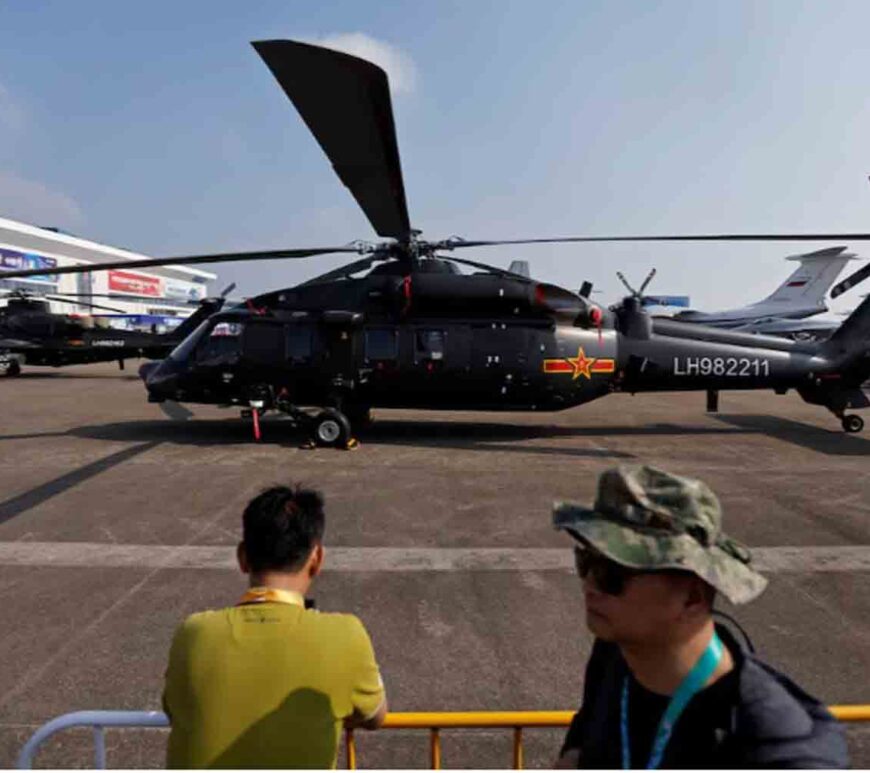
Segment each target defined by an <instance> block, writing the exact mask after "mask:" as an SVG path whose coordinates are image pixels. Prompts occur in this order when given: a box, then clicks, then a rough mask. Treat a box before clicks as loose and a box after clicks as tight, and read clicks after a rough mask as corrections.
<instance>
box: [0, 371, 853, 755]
mask: <svg viewBox="0 0 870 773" xmlns="http://www.w3.org/2000/svg"><path fill="white" fill-rule="evenodd" d="M0 409H2V410H0V416H2V423H0V588H2V598H3V600H4V610H5V616H4V624H3V625H2V626H0V662H2V663H3V668H2V669H0V765H2V766H6V767H9V766H12V765H13V764H14V761H15V757H16V755H17V753H18V751H19V749H20V747H21V745H22V743H23V742H24V740H25V739H26V738H27V737H29V735H30V734H31V733H32V732H33V731H34V730H35V729H36V728H37V727H38V726H39V725H40V724H42V723H43V722H45V721H47V720H48V719H50V718H52V717H55V716H57V715H59V714H63V713H65V712H69V711H74V710H80V709H159V708H160V693H161V687H162V676H163V669H164V667H165V661H166V655H167V650H168V646H169V642H170V638H171V636H172V632H173V629H174V627H175V626H176V625H177V624H178V623H179V622H180V621H181V620H182V619H183V618H184V617H185V616H186V615H187V614H189V613H191V612H193V611H196V610H201V609H203V608H206V607H219V606H224V605H227V604H231V603H234V602H235V601H236V599H237V597H238V595H239V594H240V592H241V590H242V588H243V585H244V581H243V578H242V576H241V575H239V574H238V573H236V572H235V571H233V569H232V568H231V563H230V562H229V558H230V557H231V555H232V550H233V548H234V545H235V543H236V541H237V540H238V538H239V530H240V515H241V511H242V509H243V507H244V505H245V503H246V502H247V501H248V500H249V499H250V498H251V497H252V496H253V495H254V494H256V493H257V492H258V491H259V490H260V489H262V488H263V487H265V486H267V485H269V484H272V483H276V482H278V483H286V482H302V483H305V484H309V485H313V486H316V487H318V488H321V489H322V490H323V491H324V492H325V495H326V500H327V546H328V548H329V547H334V548H341V549H342V550H341V551H336V565H335V568H334V569H332V570H330V567H329V553H327V565H326V570H325V572H324V574H323V576H322V577H321V578H320V580H319V582H318V583H317V585H316V588H315V591H316V592H315V594H314V595H315V596H316V598H317V602H318V606H319V607H320V608H321V609H325V610H344V611H353V612H355V613H356V614H358V615H360V617H362V619H363V620H364V621H365V623H366V625H367V627H368V629H369V631H370V633H371V635H372V639H373V641H374V644H375V649H376V652H377V654H378V658H379V661H380V664H381V668H382V671H383V673H384V678H385V682H386V685H387V689H388V693H389V698H390V705H391V708H392V709H393V710H395V711H426V710H537V709H570V708H574V707H575V706H576V705H577V703H578V699H579V696H580V694H581V689H582V676H583V667H584V663H585V657H586V655H587V654H588V651H589V648H590V645H591V640H590V637H589V635H588V633H587V632H586V631H585V628H584V624H583V609H582V601H581V598H580V593H579V586H578V582H577V579H576V577H574V576H572V574H571V573H570V572H569V571H567V570H566V569H565V568H563V567H562V566H561V565H559V561H558V560H556V561H555V563H554V562H553V561H549V563H547V561H544V562H543V568H542V569H540V570H538V569H536V568H535V564H534V562H531V563H530V557H531V558H534V556H536V555H540V556H549V557H552V556H554V555H555V556H556V558H558V555H559V554H554V553H553V552H552V551H553V550H554V549H564V550H565V551H566V555H567V551H569V543H568V542H567V541H566V538H565V537H564V536H563V535H560V534H557V533H556V532H554V531H553V529H552V528H551V526H550V507H551V505H552V502H553V500H554V499H563V498H564V499H578V500H587V501H588V500H591V499H592V498H593V497H594V489H595V481H596V478H597V474H598V473H599V472H601V471H602V470H604V469H605V468H607V467H609V466H612V465H614V464H616V463H619V462H624V461H639V462H641V461H642V462H647V463H653V464H656V465H659V466H662V467H665V468H667V469H670V470H673V471H675V472H679V473H682V474H686V475H690V476H697V477H701V478H703V479H704V480H706V481H707V482H708V483H710V484H711V485H712V486H713V488H714V489H715V490H716V491H717V493H718V494H719V495H720V497H721V499H722V501H723V504H724V507H725V512H726V526H727V530H728V531H729V533H731V534H732V535H733V536H734V537H736V538H738V539H740V540H742V541H743V542H745V543H747V544H748V545H750V546H752V547H758V548H770V549H777V550H772V551H771V555H773V554H776V555H782V554H783V551H779V550H778V549H780V548H786V547H793V548H800V549H805V550H796V551H785V553H784V554H785V555H786V557H787V560H782V561H780V563H779V564H777V565H776V566H777V567H778V568H776V569H775V570H774V571H772V572H771V574H770V575H769V576H770V578H771V584H770V587H769V589H768V591H767V592H766V593H765V594H764V595H763V596H762V597H761V599H759V600H758V601H757V602H755V603H753V604H752V605H750V606H748V607H746V608H741V609H740V610H739V611H737V613H736V614H737V616H738V618H739V620H740V621H741V623H742V624H743V626H744V627H745V628H746V629H747V631H748V632H749V634H750V635H751V637H752V639H753V641H754V643H755V645H756V647H757V649H758V650H760V652H761V653H762V654H763V656H764V657H765V658H766V659H767V660H768V661H769V662H770V663H772V664H773V665H775V666H776V667H778V668H780V669H782V670H784V671H785V672H787V673H788V674H790V675H791V676H792V677H793V678H794V679H795V680H796V681H798V682H799V683H800V684H802V685H803V686H804V687H805V688H806V689H808V690H809V691H810V692H812V693H814V694H816V695H818V696H819V697H820V698H822V699H823V700H825V701H826V702H828V703H870V596H868V593H867V591H868V589H870V582H868V581H870V568H866V567H867V566H868V564H867V562H866V561H865V562H864V563H862V561H860V560H852V561H851V562H845V563H842V564H838V561H837V558H836V557H837V556H838V555H839V553H838V550H837V549H839V548H844V549H845V548H850V549H851V550H852V551H853V552H852V553H850V554H849V555H852V556H853V557H854V555H858V554H861V550H860V548H861V547H862V546H863V547H870V476H868V474H867V473H868V470H870V432H865V433H864V434H863V435H857V436H847V435H845V434H844V433H843V432H842V431H841V430H840V428H839V422H838V421H836V420H835V419H834V418H833V417H832V416H830V415H829V414H827V413H826V412H825V411H823V410H822V409H819V408H816V407H813V406H809V405H805V404H803V403H802V402H801V401H800V399H799V398H797V397H793V396H785V397H777V396H775V395H772V394H770V395H768V394H754V393H746V394H741V393H724V394H723V395H722V401H721V413H720V414H719V415H718V416H711V415H706V414H705V413H704V410H703V409H704V395H703V394H686V395H649V396H638V397H631V396H628V395H615V396H611V397H607V398H604V399H602V400H600V401H598V402H596V403H592V404H590V405H587V406H583V407H580V408H577V409H573V410H571V411H566V412H563V413H558V414H530V413H525V414H472V413H435V412H411V411H382V412H378V413H376V417H377V421H376V423H375V424H374V426H373V427H372V428H371V429H370V430H369V431H368V432H366V433H364V434H362V435H361V441H362V444H361V447H360V448H359V449H358V450H356V451H354V452H342V451H335V450H327V449H318V450H314V451H307V450H302V449H301V448H300V444H301V441H302V439H303V438H302V436H301V435H300V434H299V433H298V432H296V431H295V430H294V429H293V428H292V427H290V426H288V425H287V423H285V422H280V421H269V420H266V421H264V423H263V431H264V439H265V442H264V443H261V444H254V443H253V442H251V433H250V427H249V426H248V424H247V423H245V422H242V421H240V420H239V419H238V417H237V414H235V413H232V412H229V411H224V412H221V411H218V410H217V409H206V408H199V407H196V408H195V412H196V417H195V418H194V419H193V420H191V421H189V422H186V423H174V422H170V421H167V420H165V419H164V418H163V417H162V415H161V413H160V411H159V409H158V408H157V406H154V405H149V404H147V403H146V402H145V399H144V392H143V389H142V387H141V385H140V384H139V382H138V381H137V380H136V379H135V378H133V375H132V372H130V371H128V372H125V373H120V372H118V371H117V369H115V368H113V367H112V366H107V365H96V366H87V367H77V368H70V369H66V370H63V371H60V370H47V369H30V370H28V371H26V372H25V374H24V375H23V376H21V377H20V378H17V379H6V380H0ZM868 418H870V417H868ZM15 542H29V543H40V546H37V547H38V550H36V551H33V550H31V551H30V552H26V551H22V555H24V554H25V552H26V560H23V561H21V562H16V561H15V560H14V557H15V555H16V552H15V551H14V550H13V549H12V546H10V544H9V543H15ZM41 543H45V545H44V546H42V545H41ZM57 543H68V544H64V545H62V546H60V547H61V548H63V549H62V550H61V549H52V546H55V548H56V547H57ZM77 543H86V545H82V546H79V545H78V544H77ZM95 544H96V545H97V546H99V545H106V546H113V550H112V551H109V550H107V551H106V557H105V559H103V558H102V557H101V556H100V552H99V549H98V548H96V549H95V548H94V545H95ZM149 546H153V547H154V552H155V555H169V556H170V557H171V555H172V554H173V551H171V550H169V548H170V547H175V548H178V551H176V552H177V554H178V555H179V556H182V557H183V556H189V555H195V556H206V558H208V560H209V561H212V564H209V563H208V561H205V563H203V561H200V562H199V563H196V562H194V563H193V564H190V563H189V562H188V563H185V561H176V562H174V563H173V562H172V561H171V560H167V562H165V563H161V561H157V560H146V558H147V557H148V556H149V555H150V553H149V551H148V548H149ZM80 548H81V551H84V550H85V548H87V550H89V551H90V552H87V553H85V552H82V553H81V555H82V556H84V558H83V559H82V560H81V561H79V562H78V563H76V562H75V561H70V560H69V555H70V554H73V555H74V554H76V553H77V551H79V549H80ZM205 548H211V549H212V550H211V551H205V552H203V551H204V549H205ZM376 548H391V549H393V550H392V551H377V550H374V549H376ZM820 548H830V550H828V551H827V552H826V553H825V555H826V556H827V558H826V560H825V561H821V560H817V559H816V558H814V556H816V555H817V553H818V549H820ZM43 549H44V553H43V552H42V551H43ZM224 549H225V550H226V556H227V559H228V560H227V561H226V562H223V564H222V562H221V560H220V556H221V555H222V553H221V550H224ZM472 549H477V552H475V550H472ZM215 550H217V552H215ZM529 550H539V551H541V552H540V553H534V552H524V551H529ZM185 551H186V552H185ZM403 551H406V553H407V555H408V556H412V557H413V556H419V555H420V554H419V551H423V552H424V554H425V556H428V557H429V559H428V560H426V561H424V560H420V561H419V563H417V564H415V561H416V560H417V558H414V560H403V559H402V556H403V555H405V553H403ZM413 551H418V553H414V552H413ZM814 551H815V552H814ZM832 551H833V553H832ZM855 551H857V552H855ZM832 554H833V556H834V559H831V555H832ZM119 555H120V556H122V557H123V560H121V559H118V558H117V556H119ZM502 555H503V556H508V557H514V558H512V559H511V560H507V559H505V561H503V562H502V563H499V556H502ZM518 555H519V556H526V558H525V559H523V560H519V561H516V560H514V559H515V558H516V556H518ZM844 555H845V553H844ZM4 556H5V558H4ZM57 556H61V557H63V556H67V558H66V559H64V558H61V559H58V558H57ZM112 556H115V558H112ZM214 556H217V560H216V561H215V559H214ZM397 556H398V558H397ZM425 556H424V557H425ZM456 556H459V558H460V559H461V560H460V562H459V563H458V564H457V563H456V561H457V560H459V559H456ZM476 556H477V557H476ZM480 556H484V558H480ZM789 556H790V558H789ZM445 557H447V558H446V559H445ZM339 559H340V560H339ZM406 559H407V556H406ZM442 559H443V560H442ZM448 559H449V560H448ZM185 560H186V559H185ZM548 560H549V559H548ZM65 562H66V563H65ZM367 562H368V563H367ZM213 564H214V565H213ZM729 611H732V612H733V610H729ZM849 736H850V744H851V750H852V754H853V764H856V765H860V766H865V767H866V766H868V765H870V725H868V726H867V729H866V730H864V729H863V728H862V727H860V726H854V727H852V728H850V730H849ZM559 737H560V733H555V732H548V731H534V732H529V733H528V742H527V764H528V765H529V766H531V767H541V766H546V765H548V764H549V763H550V762H551V761H552V759H553V757H554V755H555V753H556V752H557V750H558V744H559ZM164 747H165V734H164V733H163V732H162V731H116V732H113V733H111V734H110V735H109V737H108V753H109V763H110V765H112V766H115V767H161V766H162V765H163V764H164V756H163V753H164ZM91 749H92V743H91V739H90V736H89V735H88V734H87V733H83V732H68V733H65V734H63V735H60V736H57V737H56V740H54V741H52V742H50V743H49V744H47V745H46V746H45V747H44V751H43V752H41V753H40V755H39V757H38V758H37V763H38V764H39V765H40V766H52V767H76V766H88V765H89V764H90V763H91V760H92V757H91ZM427 759H428V758H427V739H426V735H425V733H419V732H417V733H414V732H410V731H408V732H396V731H390V732H387V731H382V732H380V733H378V734H371V735H366V736H365V737H364V738H361V739H360V756H359V762H360V765H361V766H389V767H422V766H425V765H426V763H427ZM509 763H510V731H505V732H498V731H486V732H451V733H446V734H445V740H444V764H445V765H446V766H451V767H469V766H473V767H503V766H506V765H508V764H509Z"/></svg>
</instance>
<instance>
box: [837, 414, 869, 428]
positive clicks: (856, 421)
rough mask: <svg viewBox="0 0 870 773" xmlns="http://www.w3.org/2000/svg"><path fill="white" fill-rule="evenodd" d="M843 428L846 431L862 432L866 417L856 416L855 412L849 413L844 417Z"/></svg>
mask: <svg viewBox="0 0 870 773" xmlns="http://www.w3.org/2000/svg"><path fill="white" fill-rule="evenodd" d="M842 424H843V429H844V430H846V432H860V431H861V430H862V429H864V419H862V418H861V417H860V416H856V415H855V414H854V413H849V414H846V415H845V416H843V418H842Z"/></svg>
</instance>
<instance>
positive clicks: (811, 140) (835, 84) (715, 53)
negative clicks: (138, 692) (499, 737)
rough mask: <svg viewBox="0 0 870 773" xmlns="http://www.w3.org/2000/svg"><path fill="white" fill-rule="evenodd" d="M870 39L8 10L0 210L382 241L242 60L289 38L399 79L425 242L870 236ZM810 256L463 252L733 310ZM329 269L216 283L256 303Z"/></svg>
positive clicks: (263, 10) (229, 244)
mask: <svg viewBox="0 0 870 773" xmlns="http://www.w3.org/2000/svg"><path fill="white" fill-rule="evenodd" d="M868 28H870V3H866V2H858V1H856V2H838V1H837V0H829V1H827V2H821V1H820V2H801V0H778V1H777V0H771V1H770V2H738V1H737V0H728V1H727V2H716V1H715V0H704V2H693V3H690V2H676V1H668V2H658V3H654V2H641V1H640V0H637V2H620V1H618V0H606V1H604V2H597V1H595V2H593V1H592V0H585V1H584V0H548V1H542V2H506V1H505V2H487V1H484V0H468V1H467V2H447V1H446V0H442V1H437V2H436V1H433V2H430V3H413V4H412V3H410V2H407V1H406V2H380V3H374V2H362V1H360V0H357V1H355V2H353V1H349V2H326V1H324V2H291V1H287V0H285V1H282V2H278V1H272V0H263V1H261V2H222V1H221V0H209V1H208V2H205V1H202V2H178V0H176V1H175V2H164V1H163V0H149V2H148V3H129V2H108V1H103V0H78V1H77V2H74V3H73V2H68V0H54V1H51V0H5V2H2V3H0V29H2V30H3V46H2V47H0V216H6V217H12V218H15V219H21V220H25V221H27V222H34V223H37V224H41V225H56V226H60V227H62V228H64V229H66V230H68V231H70V232H72V233H76V234H78V235H81V236H84V237H87V238H93V239H96V240H98V241H104V242H106V243H108V244H112V245H116V246H121V247H128V248H130V249H133V250H137V251H141V252H145V253H148V254H153V255H158V256H160V255H179V254H189V253H201V252H209V251H231V250H247V249H258V248H262V249H271V248H278V247H282V246H303V247H304V246H318V245H334V244H342V243H345V242H348V241H350V240H352V239H357V238H362V239H373V238H374V234H373V233H372V231H371V229H370V227H369V225H368V223H367V221H366V220H365V218H364V217H363V216H362V214H361V213H360V211H359V210H358V209H357V207H356V205H355V204H354V202H353V199H352V198H351V196H350V194H349V193H348V192H347V191H346V190H345V189H344V188H343V187H342V186H341V184H340V183H339V182H338V180H337V178H336V177H335V176H334V174H333V173H332V171H331V168H330V166H329V164H328V162H327V161H326V159H325V157H324V156H323V154H322V152H321V150H320V148H319V147H318V146H317V144H316V143H315V141H314V140H313V138H312V137H311V136H310V135H309V133H308V131H307V129H306V128H305V127H304V125H303V124H302V122H301V120H300V119H299V118H298V116H297V114H296V112H295V110H294V109H293V108H292V106H291V105H290V104H289V102H288V101H287V100H286V98H285V97H284V95H283V93H282V92H281V91H280V88H279V87H278V85H277V84H276V83H275V82H274V81H273V79H272V77H271V75H270V74H269V72H268V70H267V69H266V67H265V66H264V65H263V63H262V62H261V61H260V60H259V58H258V57H257V56H256V54H255V52H254V51H253V49H252V48H251V47H250V45H249V41H251V40H257V39H268V38H278V37H286V38H302V39H307V40H322V39H328V40H335V39H336V38H338V39H344V40H345V42H346V41H347V40H348V39H350V40H352V41H353V42H354V43H355V44H356V45H363V47H364V48H365V50H367V51H370V52H374V54H375V55H376V56H379V57H381V58H382V61H383V62H384V63H386V64H387V69H388V71H389V72H390V74H391V77H392V80H393V83H394V110H395V114H396V122H397V128H398V134H399V147H400V152H401V156H402V164H403V168H404V172H405V182H406V189H407V194H408V201H409V206H410V210H411V217H412V222H413V223H414V225H415V226H416V227H418V228H422V229H423V231H424V236H428V237H430V238H442V237H446V236H449V235H453V234H459V235H461V236H464V237H466V238H484V239H486V238H511V237H516V238H522V237H535V236H559V235H573V234H578V235H579V234H603V233H610V234H626V233H644V232H645V233H664V232H688V233H692V232H724V231H745V232H752V231H775V230H784V231H818V230H835V231H836V230H846V231H848V230H851V231H870V183H868V179H867V174H868V173H870V100H868V99H867V95H868V85H867V84H868V79H867V74H868V73H870V47H868V46H867V42H866V31H867V29H868ZM342 36H344V37H343V38H342ZM348 36H350V37H349V38H348ZM816 246H818V247H821V246H827V245H826V244H819V245H810V244H806V245H801V244H797V243H783V244H770V243H768V244H757V245H737V246H735V245H701V244H696V245H667V244H659V245H619V246H604V245H591V246H576V245H567V246H559V247H530V248H509V249H507V250H503V249H498V248H490V249H487V250H479V251H475V254H474V255H471V251H469V253H468V257H473V258H477V259H479V260H484V261H488V262H492V263H494V264H496V265H503V266H507V264H508V262H509V261H510V260H512V259H514V258H525V259H527V260H529V261H530V262H531V264H532V268H533V272H534V273H535V274H536V275H537V276H540V277H541V278H543V279H547V280H549V281H554V282H557V283H561V284H564V285H566V286H568V287H573V288H576V287H579V285H580V283H581V282H582V280H584V279H590V280H592V281H594V283H595V284H596V286H597V287H600V288H602V289H603V290H604V291H605V294H604V296H603V297H606V298H607V299H608V300H611V299H615V298H616V296H617V295H618V294H619V291H620V287H619V285H618V283H617V280H616V278H615V271H616V270H618V269H620V270H622V271H623V272H625V273H626V274H627V275H628V276H629V277H632V278H634V279H636V280H637V281H640V279H641V278H642V277H643V275H644V274H645V273H646V271H648V270H649V268H651V267H653V266H656V267H657V268H658V270H659V276H658V277H657V278H656V281H655V283H654V284H653V286H652V289H653V290H656V291H658V292H662V293H664V292H672V293H688V294H691V296H692V300H693V305H695V306H698V307H708V308H715V307H723V306H728V305H736V304H740V303H744V302H749V301H752V300H756V299H757V298H759V297H761V296H762V295H764V294H766V292H768V291H770V290H772V289H773V287H774V286H775V285H776V284H778V283H779V281H780V280H781V279H782V278H783V277H784V275H785V274H786V273H787V271H788V270H790V268H791V266H790V265H786V264H785V262H784V261H783V260H782V259H781V258H782V257H783V256H784V255H787V254H793V253H796V252H800V251H803V250H805V249H807V250H808V249H811V248H813V247H816ZM850 246H851V247H852V248H853V249H854V250H855V251H856V252H858V253H859V254H863V253H865V251H866V253H867V254H870V243H868V245H867V247H866V248H865V247H863V246H862V245H861V244H854V245H850ZM338 262H340V261H337V260H332V259H330V258H322V259H314V260H312V261H308V262H305V263H302V262H295V263H292V262H287V263H282V264H249V265H246V266H244V267H242V266H234V267H228V266H218V267H215V269H216V270H217V272H218V273H219V275H220V277H221V281H230V280H234V281H236V282H237V283H238V285H239V292H242V293H244V294H253V293H255V292H258V291H261V290H264V289H267V288H270V287H276V286H286V285H289V284H293V283H295V282H297V281H299V280H301V279H304V278H306V277H309V276H312V275H314V274H316V273H320V272H322V271H325V270H327V269H328V268H331V267H332V266H333V265H336V264H337V263H338ZM854 303H855V301H854V299H850V298H849V296H848V295H847V296H846V297H845V298H843V299H841V301H839V302H838V303H837V304H836V306H837V307H838V308H849V307H850V306H853V305H854Z"/></svg>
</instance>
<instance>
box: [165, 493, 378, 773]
mask: <svg viewBox="0 0 870 773" xmlns="http://www.w3.org/2000/svg"><path fill="white" fill-rule="evenodd" d="M242 520H243V539H242V542H241V543H240V544H239V546H238V560H239V567H240V568H241V570H242V572H244V573H245V574H248V575H249V577H250V588H249V589H248V591H247V592H246V593H245V594H244V596H242V598H241V600H240V601H239V603H238V604H237V605H236V606H233V607H228V608H226V609H220V610H214V611H208V612H200V613H197V614H194V615H191V616H190V617H189V618H187V620H185V621H184V623H182V624H181V626H179V628H178V629H177V630H176V632H175V637H174V639H173V641H172V648H171V650H170V653H169V666H168V668H167V670H166V684H165V688H164V692H163V706H164V709H165V711H166V713H167V714H168V715H169V719H170V722H171V725H172V731H171V733H170V736H169V747H168V752H167V767H170V768H204V767H211V768H238V767H242V768H329V767H335V762H336V753H337V749H338V743H339V740H340V737H341V730H342V727H343V726H349V727H364V728H368V729H372V730H373V729H375V728H377V727H380V725H381V724H382V723H383V721H384V717H385V715H386V712H387V701H386V695H385V692H384V685H383V682H382V681H381V676H380V672H379V670H378V666H377V663H376V662H375V656H374V651H373V650H372V645H371V641H370V640H369V636H368V634H367V633H366V630H365V628H364V627H363V624H362V622H360V620H359V619H358V618H357V617H355V616H354V615H348V614H326V613H323V612H317V611H315V610H313V609H306V607H305V594H306V593H307V592H308V589H309V587H310V586H311V582H312V580H313V579H314V578H315V577H316V576H317V574H318V573H319V572H320V569H321V567H322V565H323V531H324V524H325V518H324V513H323V499H322V497H321V495H320V494H319V493H318V492H316V491H308V490H303V489H298V488H297V489H290V488H286V487H283V486H278V487H274V488H271V489H268V490H267V491H264V492H263V493H262V494H260V495H259V496H257V497H256V498H254V499H253V500H252V501H251V502H250V504H248V506H247V508H246V509H245V512H244V515H243V519H242Z"/></svg>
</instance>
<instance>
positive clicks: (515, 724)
mask: <svg viewBox="0 0 870 773" xmlns="http://www.w3.org/2000/svg"><path fill="white" fill-rule="evenodd" d="M829 708H830V710H831V713H832V714H833V715H834V716H835V717H836V718H837V719H839V720H840V721H841V722H870V704H867V705H852V706H829ZM573 716H574V712H573V711H425V712H409V713H401V712H396V713H391V714H387V718H386V721H385V722H384V728H387V729H396V730H398V729H404V730H428V731H429V765H430V767H431V768H432V769H433V770H440V769H441V731H442V730H453V729H457V730H458V729H481V728H502V729H505V730H513V754H512V767H513V769H514V770H521V769H522V767H523V730H524V729H525V728H530V727H538V728H540V727H550V728H552V727H567V726H568V725H569V724H571V718H572V717H573ZM75 727H91V728H93V731H94V763H95V764H94V767H95V768H101V769H102V768H105V767H106V738H105V729H106V728H109V727H169V719H168V718H167V716H166V714H164V713H163V712H161V711H74V712H72V713H71V714H63V715H61V716H59V717H56V718H55V719H52V720H51V721H49V722H46V723H45V724H44V725H42V727H40V728H39V729H38V730H37V731H36V732H35V733H34V734H33V735H32V736H31V737H30V738H29V739H28V741H27V743H25V744H24V746H23V747H22V749H21V752H20V753H19V755H18V760H17V762H16V767H17V768H19V769H29V768H32V767H33V758H34V756H35V754H36V752H37V751H38V749H39V747H40V745H42V743H44V742H45V741H46V740H47V739H48V738H49V737H51V736H52V735H54V734H55V733H57V732H60V731H61V730H68V729H70V728H75ZM345 759H346V763H347V767H348V769H349V770H355V769H356V738H355V736H354V731H352V730H347V731H346V732H345Z"/></svg>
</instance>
